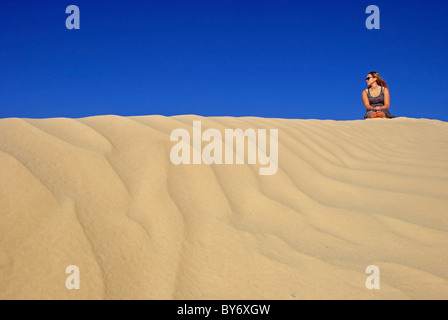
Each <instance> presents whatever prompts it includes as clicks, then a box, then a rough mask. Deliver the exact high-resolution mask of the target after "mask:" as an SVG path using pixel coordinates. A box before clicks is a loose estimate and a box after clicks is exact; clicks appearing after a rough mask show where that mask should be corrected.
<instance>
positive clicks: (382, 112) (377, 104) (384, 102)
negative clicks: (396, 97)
mask: <svg viewBox="0 0 448 320" xmlns="http://www.w3.org/2000/svg"><path fill="white" fill-rule="evenodd" d="M366 81H367V86H368V88H367V89H365V90H364V91H363V92H362V101H363V102H364V106H365V107H366V109H367V111H366V113H365V114H364V119H367V118H395V117H394V116H393V115H391V114H390V112H389V106H390V96H389V89H388V87H387V84H386V82H385V81H384V80H383V79H381V76H380V75H379V74H378V72H375V71H372V72H370V73H369V74H368V75H367V78H366Z"/></svg>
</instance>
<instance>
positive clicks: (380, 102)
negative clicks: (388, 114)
mask: <svg viewBox="0 0 448 320" xmlns="http://www.w3.org/2000/svg"><path fill="white" fill-rule="evenodd" d="M367 95H368V96H369V103H370V105H371V106H372V107H378V106H384V92H383V86H381V93H380V95H379V96H378V97H372V96H371V95H370V88H368V89H367Z"/></svg>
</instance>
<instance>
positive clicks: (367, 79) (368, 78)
mask: <svg viewBox="0 0 448 320" xmlns="http://www.w3.org/2000/svg"><path fill="white" fill-rule="evenodd" d="M372 78H374V77H367V78H366V81H369V80H370V79H372Z"/></svg>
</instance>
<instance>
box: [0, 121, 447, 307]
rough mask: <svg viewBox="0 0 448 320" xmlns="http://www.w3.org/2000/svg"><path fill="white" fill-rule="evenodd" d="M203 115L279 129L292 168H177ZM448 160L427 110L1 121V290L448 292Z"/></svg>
mask: <svg viewBox="0 0 448 320" xmlns="http://www.w3.org/2000/svg"><path fill="white" fill-rule="evenodd" d="M194 120H200V121H201V122H202V128H203V129H204V130H205V129H208V128H215V129H218V130H220V131H221V132H224V130H225V129H226V128H229V129H236V128H241V129H242V130H245V129H248V128H253V129H267V130H269V129H278V171H277V172H276V174H274V175H266V176H262V175H259V174H258V172H259V169H260V168H261V165H260V164H259V163H256V164H248V163H247V162H246V163H244V164H233V165H225V164H222V165H219V164H211V165H206V164H200V165H184V164H180V165H174V164H173V163H172V162H171V161H170V150H171V148H172V146H173V145H175V142H172V141H170V134H171V132H172V131H173V130H175V129H179V128H183V129H186V130H188V131H190V132H192V124H193V121H194ZM447 160H448V125H447V123H445V122H442V121H438V120H428V119H411V118H396V119H372V120H359V121H332V120H293V119H265V118H256V117H242V118H233V117H200V116H194V115H186V116H175V117H163V116H141V117H119V116H111V115H109V116H97V117H90V118H82V119H68V118H54V119H18V118H10V119H0V181H2V184H1V187H0V201H1V203H0V299H447V298H448V255H447V248H448V161H447ZM69 265H76V266H78V267H79V270H80V289H79V290H68V289H67V288H66V279H67V277H68V276H69V275H68V274H66V273H65V271H66V268H67V266H69ZM369 265H376V266H378V268H379V269H380V271H381V274H380V279H381V288H380V289H379V290H368V289H367V288H366V285H365V282H366V279H367V277H368V274H366V273H365V270H366V268H367V267H368V266H369Z"/></svg>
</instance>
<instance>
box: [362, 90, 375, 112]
mask: <svg viewBox="0 0 448 320" xmlns="http://www.w3.org/2000/svg"><path fill="white" fill-rule="evenodd" d="M362 102H364V107H366V109H367V110H373V107H372V106H371V105H370V102H369V97H368V96H367V92H366V90H364V91H363V92H362Z"/></svg>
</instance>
